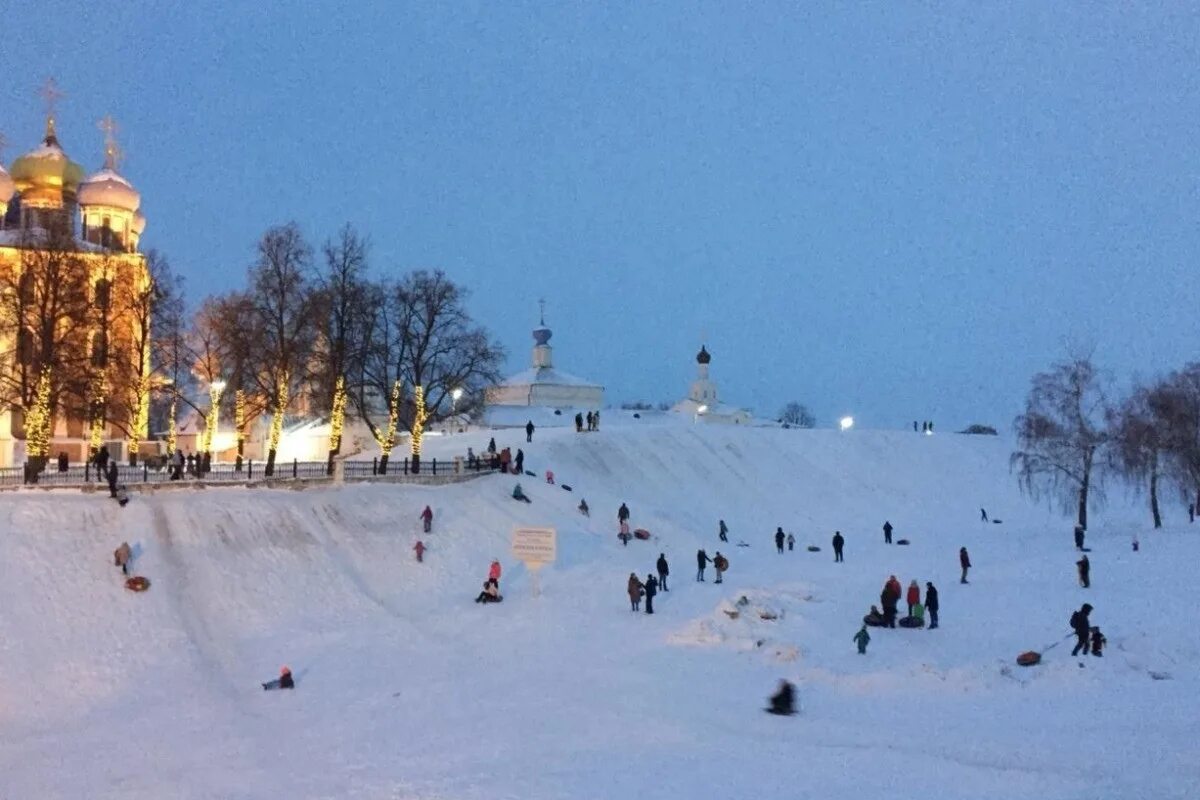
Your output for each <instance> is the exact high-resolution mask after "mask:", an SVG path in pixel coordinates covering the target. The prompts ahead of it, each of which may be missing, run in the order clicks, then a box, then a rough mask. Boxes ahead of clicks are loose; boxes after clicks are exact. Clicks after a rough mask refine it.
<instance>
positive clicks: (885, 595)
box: [879, 575, 900, 628]
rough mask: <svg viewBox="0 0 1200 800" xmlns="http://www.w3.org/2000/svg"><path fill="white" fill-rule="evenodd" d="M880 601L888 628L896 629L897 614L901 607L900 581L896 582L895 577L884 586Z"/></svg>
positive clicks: (890, 578) (889, 579)
mask: <svg viewBox="0 0 1200 800" xmlns="http://www.w3.org/2000/svg"><path fill="white" fill-rule="evenodd" d="M879 600H880V602H881V603H882V604H883V617H884V621H885V622H886V624H887V627H889V628H894V627H896V614H897V613H898V609H899V606H900V581H898V580H896V576H895V575H892V576H891V577H889V578H888V580H887V583H885V584H884V586H883V591H882V592H880V594H879Z"/></svg>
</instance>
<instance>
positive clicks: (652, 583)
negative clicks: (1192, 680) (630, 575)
mask: <svg viewBox="0 0 1200 800" xmlns="http://www.w3.org/2000/svg"><path fill="white" fill-rule="evenodd" d="M656 594H658V579H657V578H655V577H654V576H653V575H647V576H646V613H647V614H653V613H654V595H656Z"/></svg>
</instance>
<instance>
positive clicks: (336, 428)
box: [329, 375, 346, 452]
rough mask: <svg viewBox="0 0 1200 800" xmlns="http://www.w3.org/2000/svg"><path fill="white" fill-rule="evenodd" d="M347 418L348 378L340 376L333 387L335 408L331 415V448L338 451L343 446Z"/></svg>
mask: <svg viewBox="0 0 1200 800" xmlns="http://www.w3.org/2000/svg"><path fill="white" fill-rule="evenodd" d="M345 419H346V379H345V378H343V377H341V376H340V375H339V376H338V379H337V384H336V385H335V386H334V388H333V409H332V410H331V413H330V415H329V449H330V450H331V451H333V452H337V451H338V450H340V449H341V446H342V425H343V424H344V422H345Z"/></svg>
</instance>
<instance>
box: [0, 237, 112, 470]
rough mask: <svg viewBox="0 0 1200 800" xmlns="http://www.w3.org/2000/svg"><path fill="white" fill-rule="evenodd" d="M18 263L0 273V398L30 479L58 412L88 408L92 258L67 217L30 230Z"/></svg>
mask: <svg viewBox="0 0 1200 800" xmlns="http://www.w3.org/2000/svg"><path fill="white" fill-rule="evenodd" d="M18 246H19V247H20V250H21V255H20V259H19V263H18V264H17V265H16V268H15V269H12V270H4V271H2V272H0V330H2V331H3V333H4V334H5V335H4V336H3V337H0V339H2V340H3V341H4V342H6V343H7V347H8V348H9V349H8V352H6V353H3V355H4V356H5V357H6V358H5V362H6V363H7V364H9V365H11V366H10V367H9V368H7V369H5V370H2V371H0V402H3V403H4V404H5V405H6V406H8V407H9V408H12V409H15V410H18V411H19V412H21V413H20V415H19V416H18V417H17V418H16V419H15V420H14V422H15V423H16V424H15V426H14V427H15V430H14V435H16V436H24V437H25V440H26V446H27V452H28V456H29V459H28V460H29V469H30V472H29V474H30V476H31V479H36V475H37V473H38V472H40V471H41V470H42V469H43V468H44V467H45V465H46V462H47V460H48V458H49V446H50V434H51V429H52V425H53V421H54V416H55V413H56V412H58V411H67V412H78V411H79V410H81V409H86V407H87V401H88V394H89V381H88V378H89V374H90V367H89V364H90V360H89V357H88V347H87V344H88V335H89V327H90V323H91V321H92V320H91V316H92V315H91V314H90V313H89V312H90V308H89V286H88V282H89V280H88V279H89V272H90V268H89V264H88V263H87V261H86V259H85V258H83V257H82V256H81V254H80V252H79V250H78V248H77V245H76V243H75V240H74V237H73V236H72V233H71V230H70V227H69V226H68V225H67V223H66V221H65V220H57V221H55V222H53V223H51V224H50V225H49V227H48V228H47V229H36V230H28V231H26V232H24V233H23V234H22V239H21V241H20V242H19V245H18Z"/></svg>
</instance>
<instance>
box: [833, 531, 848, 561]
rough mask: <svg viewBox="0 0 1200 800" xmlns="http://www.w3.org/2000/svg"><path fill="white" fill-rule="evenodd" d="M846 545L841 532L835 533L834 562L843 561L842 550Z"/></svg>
mask: <svg viewBox="0 0 1200 800" xmlns="http://www.w3.org/2000/svg"><path fill="white" fill-rule="evenodd" d="M845 545H846V540H845V539H843V538H842V532H841V531H834V532H833V560H834V562H835V563H837V562H839V561H841V560H842V548H843V547H844V546H845Z"/></svg>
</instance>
